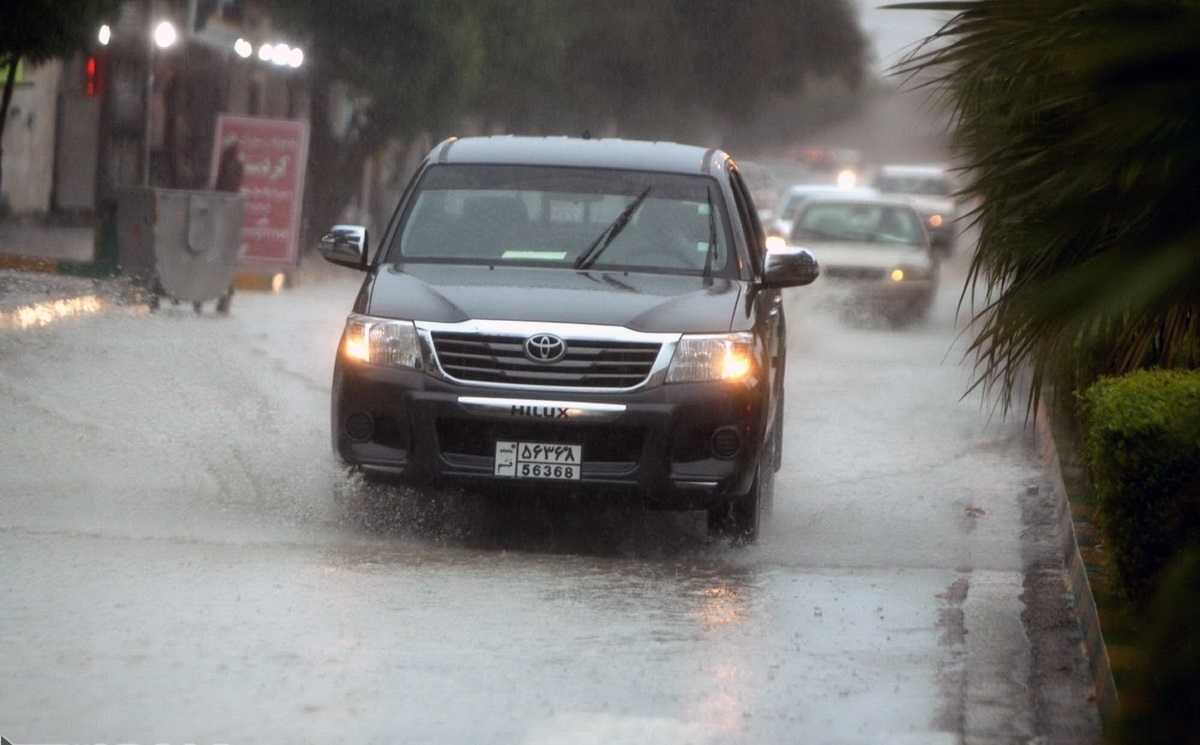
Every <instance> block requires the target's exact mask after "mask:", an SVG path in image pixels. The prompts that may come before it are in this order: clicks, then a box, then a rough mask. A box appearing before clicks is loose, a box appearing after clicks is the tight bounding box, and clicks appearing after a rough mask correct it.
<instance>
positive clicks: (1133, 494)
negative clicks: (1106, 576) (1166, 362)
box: [1082, 370, 1200, 603]
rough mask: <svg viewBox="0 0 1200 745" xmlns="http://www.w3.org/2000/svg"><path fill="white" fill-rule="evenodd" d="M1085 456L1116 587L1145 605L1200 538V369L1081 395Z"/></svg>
mask: <svg viewBox="0 0 1200 745" xmlns="http://www.w3.org/2000/svg"><path fill="white" fill-rule="evenodd" d="M1082 399H1083V424H1084V434H1083V439H1084V454H1085V457H1086V459H1087V463H1088V469H1089V473H1090V476H1091V482H1092V493H1093V495H1094V500H1095V513H1096V521H1097V523H1099V526H1100V534H1101V537H1102V538H1103V539H1104V542H1105V544H1106V549H1107V550H1106V554H1107V556H1108V557H1109V562H1110V564H1111V567H1112V570H1113V574H1114V579H1115V587H1114V589H1115V590H1116V592H1117V593H1118V594H1119V595H1121V596H1122V597H1124V598H1125V599H1126V600H1130V601H1134V602H1135V603H1140V602H1142V601H1144V600H1145V599H1146V598H1147V597H1148V595H1149V592H1150V591H1151V590H1152V588H1153V585H1154V582H1155V580H1156V578H1157V576H1158V574H1159V572H1160V571H1161V570H1162V568H1163V567H1164V566H1166V564H1167V563H1168V562H1169V561H1170V560H1171V559H1172V557H1174V556H1175V555H1176V554H1177V553H1178V552H1179V551H1180V550H1181V549H1182V548H1183V547H1184V546H1185V545H1186V544H1187V543H1189V542H1191V541H1197V540H1200V371H1188V372H1185V371H1169V370H1150V371H1141V372H1136V373H1131V374H1129V375H1125V376H1122V377H1119V378H1102V379H1101V380H1099V381H1097V382H1096V383H1095V384H1094V385H1092V386H1091V387H1090V388H1088V389H1087V390H1086V391H1084V392H1083V394H1082Z"/></svg>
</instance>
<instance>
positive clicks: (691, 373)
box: [321, 137, 818, 540]
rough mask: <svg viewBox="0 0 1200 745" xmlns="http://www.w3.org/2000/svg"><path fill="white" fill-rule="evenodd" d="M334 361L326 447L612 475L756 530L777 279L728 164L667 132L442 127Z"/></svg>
mask: <svg viewBox="0 0 1200 745" xmlns="http://www.w3.org/2000/svg"><path fill="white" fill-rule="evenodd" d="M321 253H322V255H323V256H324V257H325V258H326V259H328V260H329V261H332V262H334V263H337V264H341V265H345V266H352V267H356V268H360V269H362V270H363V271H365V272H366V277H365V279H364V280H363V285H362V289H361V291H360V292H359V294H358V297H357V299H356V300H355V303H354V307H353V309H352V312H351V313H350V315H349V317H348V318H347V321H346V327H345V332H344V334H343V337H342V341H341V344H340V346H339V350H338V356H337V361H336V367H335V372H334V379H333V401H332V430H333V448H334V451H335V452H336V453H337V455H338V456H339V457H340V458H341V459H342V460H343V461H344V462H345V463H346V464H347V465H349V466H351V467H353V468H355V469H361V470H364V471H367V472H370V473H374V474H388V475H391V476H394V477H396V478H397V479H399V480H401V481H404V482H407V483H415V484H421V483H428V482H433V481H448V480H474V481H475V482H476V483H477V484H479V485H481V486H483V487H488V486H493V487H494V486H502V487H504V488H505V489H506V490H509V491H511V490H512V489H514V488H516V489H522V488H528V489H538V490H545V489H547V488H550V487H554V486H561V487H567V488H572V489H597V490H605V489H608V490H611V489H618V490H621V491H623V492H631V493H635V494H638V495H640V496H641V498H642V499H644V501H645V504H646V505H647V506H649V507H651V508H661V509H674V510H688V509H703V510H707V511H708V523H709V527H710V530H711V531H712V532H713V533H714V534H719V535H724V536H733V537H734V538H736V539H738V540H753V539H754V538H755V537H756V535H757V532H758V527H759V518H760V514H761V512H762V511H763V509H764V507H765V506H768V505H769V503H770V500H771V499H772V494H773V484H774V473H775V471H776V470H777V469H778V468H779V465H780V458H781V453H782V429H783V428H782V423H783V402H784V388H783V379H784V365H785V362H786V356H787V349H786V338H787V337H786V330H785V320H784V308H783V304H782V296H781V291H782V290H783V289H784V288H787V287H794V286H799V285H805V284H808V283H810V282H812V281H813V280H814V279H815V278H816V277H817V273H818V268H817V263H816V261H815V259H814V258H813V256H812V255H811V254H810V253H809V252H807V251H805V250H803V249H797V248H784V249H780V250H778V251H777V250H775V249H771V250H768V249H767V247H766V243H765V236H764V233H763V229H762V226H761V225H760V224H759V220H758V216H757V214H756V211H755V206H754V204H753V201H752V199H751V197H750V193H749V191H748V190H747V188H746V185H745V183H744V181H743V180H742V178H741V175H740V174H739V172H738V167H737V164H736V163H735V162H734V160H733V159H732V158H730V156H729V155H727V154H726V153H724V152H722V151H720V150H716V149H706V148H703V147H695V146H688V145H679V144H673V143H657V142H655V143H652V142H637V141H630V140H619V139H574V138H565V137H551V138H534V137H475V138H463V139H449V140H446V141H445V142H442V143H441V144H439V145H438V146H437V147H435V148H434V149H433V150H432V151H431V152H430V153H429V155H428V156H427V158H426V159H425V161H424V162H423V163H422V165H421V166H420V167H419V168H418V169H417V171H416V173H415V174H414V176H413V178H412V181H411V182H410V184H409V185H408V187H407V189H406V191H405V193H404V195H403V197H402V198H401V200H400V203H399V205H398V206H397V208H396V211H395V214H394V216H393V217H392V219H391V220H390V222H389V224H388V226H387V228H386V230H384V232H383V236H382V241H381V242H380V243H379V245H378V247H377V249H376V250H374V251H372V249H371V246H370V245H369V241H368V237H367V231H366V230H365V229H364V228H362V227H360V226H351V225H339V226H335V227H334V228H332V229H331V230H330V231H329V233H328V234H327V235H326V236H325V237H324V238H323V239H322V241H321Z"/></svg>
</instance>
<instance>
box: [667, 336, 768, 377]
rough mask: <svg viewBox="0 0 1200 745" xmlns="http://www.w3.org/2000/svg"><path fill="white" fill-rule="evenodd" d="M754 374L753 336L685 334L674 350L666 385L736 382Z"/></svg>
mask: <svg viewBox="0 0 1200 745" xmlns="http://www.w3.org/2000/svg"><path fill="white" fill-rule="evenodd" d="M753 373H754V335H753V334H750V333H738V334H712V335H709V334H684V336H683V337H682V338H681V339H680V340H679V344H678V345H677V346H676V347H675V356H674V357H673V358H672V359H671V366H670V368H669V369H668V370H667V382H668V383H684V382H697V381H704V380H728V381H739V380H746V379H748V378H750V377H751V376H752V375H753Z"/></svg>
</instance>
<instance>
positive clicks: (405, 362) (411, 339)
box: [342, 315, 421, 368]
mask: <svg viewBox="0 0 1200 745" xmlns="http://www.w3.org/2000/svg"><path fill="white" fill-rule="evenodd" d="M342 354H344V355H345V356H346V358H347V359H351V360H355V361H357V362H364V363H367V364H370V365H386V366H388V367H412V368H420V367H421V340H420V338H418V336H417V329H416V327H415V326H414V325H413V324H412V321H389V320H384V319H381V318H371V317H370V316H359V315H352V316H350V317H349V318H347V319H346V330H345V332H344V333H343V334H342Z"/></svg>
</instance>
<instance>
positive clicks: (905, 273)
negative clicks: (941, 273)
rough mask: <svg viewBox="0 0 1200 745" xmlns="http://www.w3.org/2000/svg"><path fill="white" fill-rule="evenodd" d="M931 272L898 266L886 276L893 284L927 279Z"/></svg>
mask: <svg viewBox="0 0 1200 745" xmlns="http://www.w3.org/2000/svg"><path fill="white" fill-rule="evenodd" d="M931 274H932V272H931V270H929V269H923V268H919V267H914V266H898V267H896V268H895V269H893V270H892V271H891V273H890V274H889V275H888V276H889V277H891V279H892V281H893V282H905V281H909V280H914V279H928V278H929V277H930V275H931Z"/></svg>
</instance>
